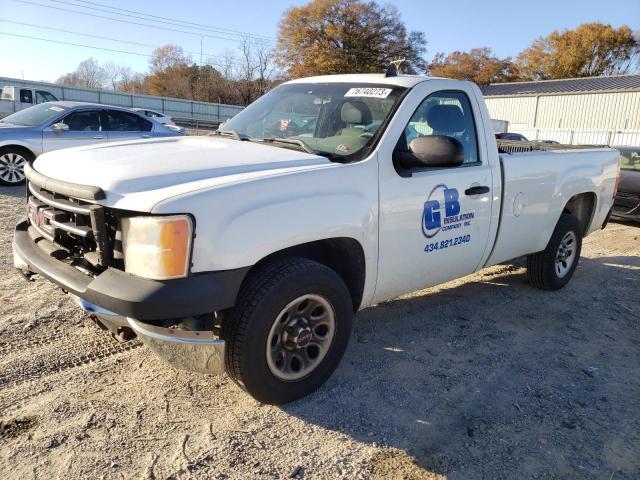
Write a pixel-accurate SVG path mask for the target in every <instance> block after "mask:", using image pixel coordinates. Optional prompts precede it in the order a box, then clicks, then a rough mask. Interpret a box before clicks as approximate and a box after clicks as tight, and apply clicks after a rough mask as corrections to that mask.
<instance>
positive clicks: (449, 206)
mask: <svg viewBox="0 0 640 480" xmlns="http://www.w3.org/2000/svg"><path fill="white" fill-rule="evenodd" d="M458 199H459V194H458V190H457V189H455V188H447V186H446V185H444V184H440V185H436V186H435V187H434V188H433V190H431V193H430V194H429V198H428V199H427V201H426V202H424V211H423V213H422V233H423V234H424V236H425V237H427V238H433V237H435V236H436V235H437V234H438V232H440V230H452V229H455V228H460V227H462V226H463V225H464V226H468V225H470V220H471V219H472V218H473V217H474V214H473V213H465V214H462V215H461V214H460V202H459V201H458ZM443 215H444V217H443Z"/></svg>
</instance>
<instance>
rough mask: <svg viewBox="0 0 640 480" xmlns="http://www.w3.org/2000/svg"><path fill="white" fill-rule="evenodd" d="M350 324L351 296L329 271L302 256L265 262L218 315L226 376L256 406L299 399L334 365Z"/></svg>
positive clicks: (342, 349) (346, 342) (338, 278)
mask: <svg viewBox="0 0 640 480" xmlns="http://www.w3.org/2000/svg"><path fill="white" fill-rule="evenodd" d="M305 300H307V301H308V303H306V304H305ZM296 302H298V303H296ZM303 307H304V310H302V308H303ZM307 310H308V311H307ZM298 312H302V313H301V314H300V313H298ZM323 312H324V313H323ZM331 315H333V320H331ZM352 320H353V302H352V299H351V295H350V294H349V290H348V289H347V286H346V285H345V283H344V281H343V280H342V278H341V277H340V276H339V275H338V274H337V273H336V272H334V271H333V270H331V269H330V268H328V267H326V266H324V265H322V264H320V263H317V262H314V261H311V260H307V259H302V258H293V259H283V260H277V261H274V262H272V263H269V264H267V265H265V266H263V267H261V268H260V269H259V270H257V271H256V272H255V273H253V274H250V277H249V278H248V279H247V280H246V282H245V284H244V285H243V287H242V289H241V291H240V293H239V295H238V301H237V303H236V306H235V307H234V308H233V309H232V310H231V312H229V315H227V316H225V320H224V324H223V327H222V336H223V338H224V340H225V343H226V348H225V366H226V371H227V374H228V375H229V376H230V377H231V378H232V379H233V381H234V382H235V383H236V384H237V385H238V386H240V388H242V389H243V390H245V391H246V392H248V393H249V394H250V395H251V396H252V397H254V398H255V399H256V400H258V401H259V402H262V403H268V404H273V405H280V404H283V403H286V402H290V401H292V400H296V399H298V398H301V397H304V396H305V395H308V394H309V393H311V392H313V391H314V390H316V389H317V388H318V387H320V386H321V385H322V384H323V383H324V382H325V381H326V380H327V379H328V378H329V377H330V376H331V374H332V373H333V371H334V370H335V369H336V367H337V366H338V363H339V362H340V359H341V358H342V355H343V354H344V352H345V350H346V348H347V345H348V343H349V336H350V334H351V325H352ZM331 325H332V326H331ZM307 341H308V343H306V342H307ZM320 345H322V347H320ZM278 362H279V363H278ZM296 366H297V367H298V369H297V370H296Z"/></svg>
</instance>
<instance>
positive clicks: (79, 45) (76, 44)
mask: <svg viewBox="0 0 640 480" xmlns="http://www.w3.org/2000/svg"><path fill="white" fill-rule="evenodd" d="M0 35H9V36H11V37H20V38H28V39H30V40H40V41H42V42H51V43H59V44H61V45H71V46H74V47H85V48H93V49H94V50H104V51H106V52H115V53H126V54H127V55H138V56H140V57H147V58H150V57H152V55H148V54H146V53H138V52H127V51H125V50H116V49H113V48H104V47H94V46H92V45H83V44H81V43H73V42H63V41H62V40H52V39H50V38H42V37H32V36H30V35H19V34H17V33H7V32H0Z"/></svg>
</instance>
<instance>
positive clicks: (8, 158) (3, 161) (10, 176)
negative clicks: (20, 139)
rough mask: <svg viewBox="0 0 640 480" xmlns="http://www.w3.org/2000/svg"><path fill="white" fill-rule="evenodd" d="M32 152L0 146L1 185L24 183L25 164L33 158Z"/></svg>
mask: <svg viewBox="0 0 640 480" xmlns="http://www.w3.org/2000/svg"><path fill="white" fill-rule="evenodd" d="M33 158H34V157H33V155H32V154H31V153H30V152H27V151H25V150H21V149H18V148H12V147H7V148H0V185H7V186H13V185H22V184H23V183H24V181H25V176H24V166H25V165H26V164H27V162H31V161H32V160H33Z"/></svg>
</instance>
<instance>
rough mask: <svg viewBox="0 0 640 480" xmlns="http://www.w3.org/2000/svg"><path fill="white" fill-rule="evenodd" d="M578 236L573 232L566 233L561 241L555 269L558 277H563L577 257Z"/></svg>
mask: <svg viewBox="0 0 640 480" xmlns="http://www.w3.org/2000/svg"><path fill="white" fill-rule="evenodd" d="M576 249H577V238H576V234H575V233H573V232H567V233H565V235H564V237H562V240H561V241H560V245H559V246H558V251H557V253H556V262H555V269H556V275H558V278H563V277H564V276H565V275H566V274H567V273H569V270H571V267H572V266H573V262H574V261H575V258H576Z"/></svg>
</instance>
